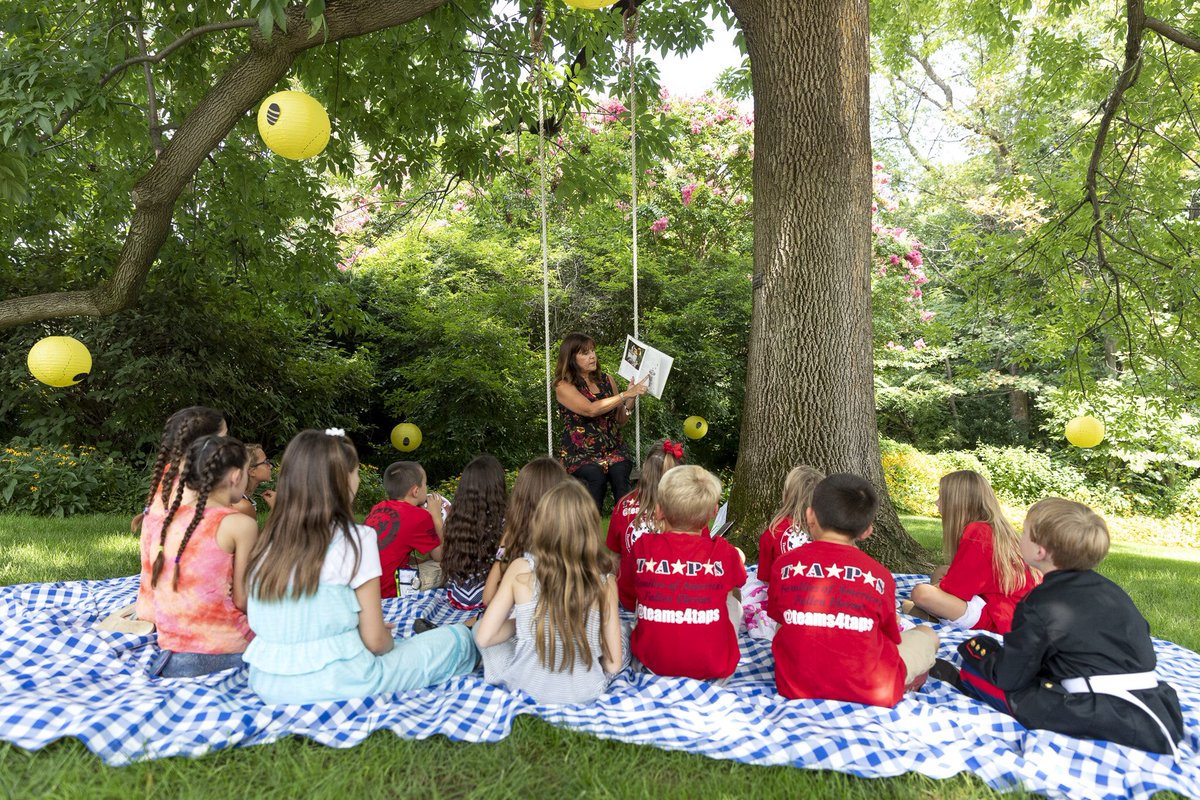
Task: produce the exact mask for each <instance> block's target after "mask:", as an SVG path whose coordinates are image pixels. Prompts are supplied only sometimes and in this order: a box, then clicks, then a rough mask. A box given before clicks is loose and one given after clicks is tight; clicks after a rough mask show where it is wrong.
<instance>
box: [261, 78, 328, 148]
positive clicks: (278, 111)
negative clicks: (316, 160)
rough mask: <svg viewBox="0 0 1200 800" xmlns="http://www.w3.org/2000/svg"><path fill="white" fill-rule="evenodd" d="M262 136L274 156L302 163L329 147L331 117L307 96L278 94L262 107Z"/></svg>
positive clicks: (297, 93)
mask: <svg viewBox="0 0 1200 800" xmlns="http://www.w3.org/2000/svg"><path fill="white" fill-rule="evenodd" d="M258 133H259V135H260V136H262V139H263V141H264V142H266V144H267V147H269V148H271V151H272V152H273V153H276V154H277V155H281V156H283V157H284V158H290V159H292V160H293V161H301V160H303V159H306V158H312V157H313V156H315V155H317V154H318V153H320V152H321V151H322V150H324V149H325V145H327V144H329V115H328V114H326V113H325V108H324V107H323V106H322V105H321V104H320V103H318V102H317V101H316V100H314V99H313V98H312V97H310V96H309V95H306V94H305V93H304V92H276V93H275V94H273V95H271V96H270V97H268V98H267V99H266V100H263V103H262V105H261V106H259V107H258Z"/></svg>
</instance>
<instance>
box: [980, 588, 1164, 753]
mask: <svg viewBox="0 0 1200 800" xmlns="http://www.w3.org/2000/svg"><path fill="white" fill-rule="evenodd" d="M964 647H965V646H964ZM986 650H987V652H986V654H985V655H983V656H982V657H981V658H980V659H979V660H978V661H976V662H975V667H976V669H978V670H979V672H980V673H981V674H982V675H983V677H984V678H985V679H986V680H988V681H990V682H991V683H993V684H995V685H996V686H997V687H998V688H1000V689H1002V690H1004V692H1005V696H1006V699H1007V701H1008V705H1009V708H1010V709H1011V710H1012V713H1013V716H1014V717H1016V719H1017V721H1018V722H1020V723H1021V724H1022V725H1024V726H1025V727H1026V728H1041V729H1044V730H1051V731H1057V732H1059V733H1066V734H1069V735H1071V736H1075V737H1078V738H1081V739H1104V740H1106V741H1110V742H1116V743H1117V744H1124V745H1128V746H1130V747H1136V748H1138V749H1139V750H1148V751H1150V752H1154V753H1169V752H1171V748H1170V744H1169V743H1168V742H1167V741H1165V740H1164V738H1163V734H1162V731H1161V730H1160V729H1159V726H1158V725H1157V724H1156V723H1155V722H1154V720H1152V719H1150V718H1149V716H1148V715H1147V714H1146V713H1145V712H1144V711H1142V710H1140V709H1139V708H1138V707H1137V706H1135V705H1133V704H1132V703H1130V702H1129V701H1127V700H1123V699H1121V698H1119V697H1113V696H1111V695H1103V694H1091V693H1086V694H1069V693H1068V692H1067V691H1066V690H1064V689H1063V688H1062V686H1061V685H1060V682H1061V681H1063V680H1065V679H1067V678H1081V677H1093V676H1096V675H1115V674H1123V673H1130V672H1149V671H1150V670H1153V669H1154V667H1155V664H1156V659H1155V655H1154V645H1153V643H1152V642H1151V641H1150V626H1149V625H1148V624H1147V623H1146V620H1145V619H1144V618H1143V617H1142V615H1141V613H1140V612H1139V611H1138V610H1137V606H1135V605H1134V604H1133V600H1131V599H1130V598H1129V595H1127V594H1126V593H1125V591H1124V590H1123V589H1122V588H1121V587H1120V586H1117V585H1116V584H1115V583H1113V582H1112V581H1110V580H1109V579H1108V578H1105V577H1104V576H1103V575H1100V574H1098V573H1096V572H1093V571H1091V570H1083V571H1076V570H1057V571H1054V572H1051V573H1049V574H1047V575H1046V579H1045V581H1043V583H1042V584H1041V585H1040V586H1038V587H1036V588H1034V590H1033V591H1031V592H1030V593H1029V594H1028V596H1026V597H1025V599H1024V600H1022V601H1021V602H1020V603H1018V604H1017V608H1016V613H1015V614H1014V616H1013V627H1012V631H1010V632H1009V633H1008V634H1007V635H1006V636H1005V637H1004V645H1003V646H1002V647H1001V646H998V645H997V646H990V647H987V648H986ZM964 652H965V651H964ZM1132 694H1133V695H1134V696H1135V697H1137V698H1138V699H1139V700H1141V701H1142V702H1143V703H1145V704H1146V706H1147V707H1148V708H1149V709H1150V710H1151V711H1153V712H1154V713H1155V714H1157V715H1158V716H1159V718H1160V719H1161V720H1162V721H1163V722H1164V723H1165V724H1166V727H1167V730H1169V731H1170V732H1171V735H1172V736H1173V737H1174V740H1175V741H1176V742H1178V741H1179V740H1180V739H1181V738H1182V737H1183V713H1182V711H1181V710H1180V708H1179V698H1178V696H1176V694H1175V690H1174V689H1173V688H1171V686H1170V685H1169V684H1167V683H1164V682H1161V681H1160V682H1159V684H1158V686H1157V687H1156V688H1153V689H1145V690H1141V691H1135V692H1132Z"/></svg>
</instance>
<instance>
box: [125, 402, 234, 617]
mask: <svg viewBox="0 0 1200 800" xmlns="http://www.w3.org/2000/svg"><path fill="white" fill-rule="evenodd" d="M228 432H229V427H228V425H227V424H226V423H225V415H224V414H222V413H221V412H220V411H217V410H216V409H212V408H208V407H206V406H189V407H188V408H182V409H180V410H179V411H176V412H175V413H174V414H172V415H171V416H170V417H169V418H168V419H167V424H166V425H165V426H164V427H163V435H162V444H161V445H160V446H159V448H158V457H157V458H155V460H154V468H153V469H152V470H151V473H150V493H149V494H148V495H146V507H145V508H144V509H143V510H142V513H141V514H138V515H137V516H136V517H134V518H133V521H132V522H131V523H130V526H129V527H130V530H132V531H133V532H134V533H137V532H138V531H141V535H142V542H141V551H142V582H141V586H140V587H139V589H138V596H137V606H136V610H137V619H140V620H145V621H146V622H153V621H154V593H153V592H152V591H151V590H150V565H151V564H153V563H154V555H155V553H156V552H157V550H158V534H157V533H155V534H153V535H152V534H151V532H150V531H149V530H147V525H148V526H149V527H150V528H153V529H154V530H155V531H161V530H163V528H164V527H165V526H164V525H163V519H164V517H165V515H166V513H167V508H169V507H170V506H171V504H172V501H173V500H174V501H176V502H177V501H178V500H179V499H180V498H181V497H182V494H183V482H182V481H180V480H179V477H180V475H182V474H183V470H184V469H185V468H186V466H187V450H188V447H190V446H191V444H192V442H194V441H196V440H197V439H199V438H200V437H201V436H207V435H209V434H217V435H218V436H224V435H226V434H227V433H228ZM148 517H149V518H152V519H151V520H150V521H149V522H148V521H147V518H148ZM127 611H128V609H121V610H119V611H117V612H116V614H118V615H122V616H127V613H126V612H127Z"/></svg>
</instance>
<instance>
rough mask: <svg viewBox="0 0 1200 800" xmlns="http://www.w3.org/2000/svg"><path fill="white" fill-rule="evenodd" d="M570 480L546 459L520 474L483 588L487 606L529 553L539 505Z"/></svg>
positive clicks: (561, 470)
mask: <svg viewBox="0 0 1200 800" xmlns="http://www.w3.org/2000/svg"><path fill="white" fill-rule="evenodd" d="M568 477H570V476H568V475H567V471H566V470H565V469H563V467H562V464H560V463H558V462H557V461H555V460H554V459H553V458H549V457H547V456H542V457H541V458H535V459H534V460H533V461H530V462H529V463H528V464H526V465H525V466H523V467H521V471H520V472H519V473H517V482H516V483H514V484H513V490H512V494H511V495H510V496H509V498H508V507H507V511H506V512H505V515H504V533H503V534H502V535H501V536H500V547H499V548H497V550H496V557H495V559H494V563H493V564H492V568H491V570H490V571H489V572H488V577H487V583H486V584H485V585H484V587H483V602H484V604H485V605H486V604H488V603H490V602H492V598H493V597H495V596H496V590H497V589H499V588H500V579H501V578H503V577H504V573H505V571H507V570H508V566H509V564H511V563H512V562H513V561H515V560H517V559H519V558H522V557H523V556H524V555H525V553H526V552H528V550H529V543H530V541H531V539H532V533H531V531H532V525H533V513H534V512H535V511H536V510H537V506H538V502H539V501H540V500H541V499H542V496H543V495H545V494H546V492H548V491H550V490H551V489H553V488H554V487H555V486H557V485H558V484H560V483H562V482H563V481H565V480H567V478H568Z"/></svg>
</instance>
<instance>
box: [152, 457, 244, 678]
mask: <svg viewBox="0 0 1200 800" xmlns="http://www.w3.org/2000/svg"><path fill="white" fill-rule="evenodd" d="M185 459H186V460H185V465H184V468H183V472H182V475H181V476H180V488H181V489H182V491H180V492H177V493H176V497H175V499H174V500H173V501H172V503H171V506H170V508H168V509H167V511H166V513H165V514H164V515H163V516H162V517H159V516H158V515H156V514H150V515H148V516H147V517H146V522H145V525H144V526H143V531H144V532H145V533H146V534H148V535H149V536H151V537H152V538H153V539H154V545H155V548H156V554H155V558H154V561H153V563H152V564H151V566H150V582H149V584H150V590H151V591H152V593H153V598H154V622H155V625H156V626H157V628H158V646H159V647H160V648H161V650H162V652H161V653H160V654H159V656H158V657H157V658H156V659H155V660H154V662H153V663H152V664H151V668H150V672H151V674H153V675H162V676H164V677H169V678H179V677H191V676H195V675H204V674H207V673H209V672H216V671H218V670H222V669H230V668H233V667H240V666H241V665H242V659H241V653H242V652H243V651H244V650H245V649H246V645H247V644H248V643H249V641H250V638H251V634H250V626H249V625H248V624H247V622H246V613H245V610H246V583H245V576H246V566H247V564H248V563H249V560H250V551H251V549H252V548H253V547H254V542H255V539H256V538H257V536H258V525H257V523H256V522H255V521H254V520H253V519H250V518H249V517H247V516H246V515H244V514H240V513H238V511H237V509H235V508H233V504H234V503H235V502H236V501H237V500H238V499H240V498H241V497H242V494H243V493H244V492H245V491H246V468H247V466H248V465H247V457H246V447H245V445H243V444H242V443H241V442H239V441H238V440H237V439H232V438H230V437H227V436H216V435H210V436H202V437H200V438H199V439H197V440H196V441H195V442H193V443H192V445H191V447H189V448H188V450H187V453H186V455H185ZM160 520H161V522H160Z"/></svg>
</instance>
